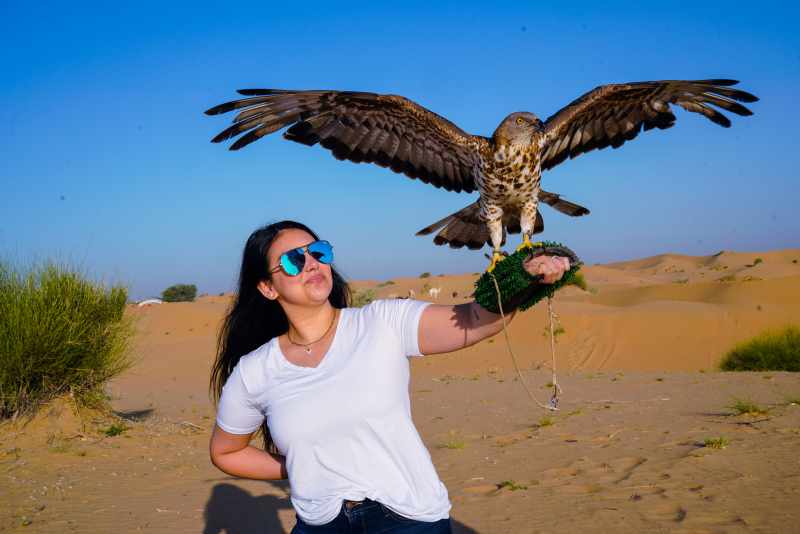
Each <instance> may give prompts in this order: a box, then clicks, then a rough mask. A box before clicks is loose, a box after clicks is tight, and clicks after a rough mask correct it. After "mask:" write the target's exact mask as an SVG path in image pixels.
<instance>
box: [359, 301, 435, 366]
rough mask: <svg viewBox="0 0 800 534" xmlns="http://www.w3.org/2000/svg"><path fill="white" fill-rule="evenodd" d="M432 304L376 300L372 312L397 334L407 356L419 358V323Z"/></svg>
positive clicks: (372, 305)
mask: <svg viewBox="0 0 800 534" xmlns="http://www.w3.org/2000/svg"><path fill="white" fill-rule="evenodd" d="M430 304H431V303H430V302H425V301H423V300H413V299H385V300H376V301H373V302H372V303H371V304H370V307H371V308H372V310H373V311H374V312H375V313H376V314H377V315H378V316H379V317H380V318H381V319H382V320H383V321H385V322H386V323H387V324H388V325H389V327H390V328H391V329H392V330H394V331H395V332H397V335H398V337H399V338H400V343H401V344H402V347H403V354H405V355H406V356H419V355H420V350H419V322H420V319H421V318H422V312H423V311H425V308H427V307H428V306H430Z"/></svg>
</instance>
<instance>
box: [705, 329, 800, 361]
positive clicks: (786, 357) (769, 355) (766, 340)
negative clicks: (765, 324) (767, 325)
mask: <svg viewBox="0 0 800 534" xmlns="http://www.w3.org/2000/svg"><path fill="white" fill-rule="evenodd" d="M720 369H722V370H723V371H794V372H797V371H800V328H797V327H794V326H788V327H786V328H784V329H783V330H768V331H766V332H763V333H761V334H759V335H758V336H756V337H754V338H753V339H751V340H750V341H747V342H744V343H740V344H739V345H737V346H736V347H734V348H733V350H731V351H730V352H728V354H726V355H725V357H724V358H723V359H722V363H720Z"/></svg>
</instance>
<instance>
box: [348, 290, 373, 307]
mask: <svg viewBox="0 0 800 534" xmlns="http://www.w3.org/2000/svg"><path fill="white" fill-rule="evenodd" d="M373 300H375V290H374V289H365V290H363V291H356V292H355V293H353V302H352V303H351V304H350V305H351V306H352V307H353V308H360V307H361V306H366V305H367V304H369V303H370V302H372V301H373Z"/></svg>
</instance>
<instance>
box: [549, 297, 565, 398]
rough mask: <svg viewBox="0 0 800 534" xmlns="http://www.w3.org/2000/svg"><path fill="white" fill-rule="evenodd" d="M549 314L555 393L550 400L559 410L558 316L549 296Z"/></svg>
mask: <svg viewBox="0 0 800 534" xmlns="http://www.w3.org/2000/svg"><path fill="white" fill-rule="evenodd" d="M547 315H548V316H549V317H550V353H551V354H552V355H553V363H552V366H551V370H552V371H553V380H552V382H553V395H552V396H551V397H550V402H548V405H549V408H550V409H551V410H558V396H559V395H560V394H561V393H562V391H561V386H559V385H558V377H557V376H556V334H555V330H554V326H553V323H554V321H553V319H554V318H558V316H557V315H556V314H555V313H554V312H553V298H552V297H547Z"/></svg>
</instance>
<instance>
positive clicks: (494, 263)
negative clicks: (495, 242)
mask: <svg viewBox="0 0 800 534" xmlns="http://www.w3.org/2000/svg"><path fill="white" fill-rule="evenodd" d="M502 259H503V254H502V253H501V252H497V251H495V253H494V254H492V262H491V263H490V264H489V267H488V268H487V269H486V272H487V273H490V272H492V271H494V268H495V267H497V264H498V263H499V262H500V261H501V260H502Z"/></svg>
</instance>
